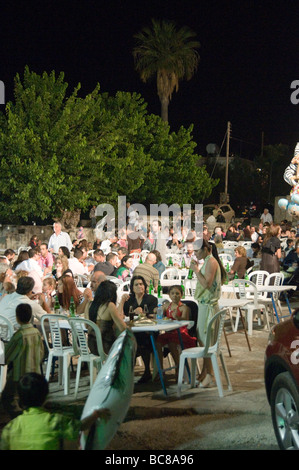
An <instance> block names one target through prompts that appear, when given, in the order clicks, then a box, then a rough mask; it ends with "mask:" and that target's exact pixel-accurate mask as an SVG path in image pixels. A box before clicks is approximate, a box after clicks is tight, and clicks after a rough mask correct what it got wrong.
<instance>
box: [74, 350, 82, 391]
mask: <svg viewBox="0 0 299 470" xmlns="http://www.w3.org/2000/svg"><path fill="white" fill-rule="evenodd" d="M80 375H81V357H80V356H79V358H78V363H77V373H76V383H75V398H77V394H78V388H79V381H80Z"/></svg>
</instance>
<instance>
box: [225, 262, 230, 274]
mask: <svg viewBox="0 0 299 470" xmlns="http://www.w3.org/2000/svg"><path fill="white" fill-rule="evenodd" d="M226 272H227V273H229V272H230V267H229V263H227V265H226Z"/></svg>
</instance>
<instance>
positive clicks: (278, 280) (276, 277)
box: [262, 273, 284, 323]
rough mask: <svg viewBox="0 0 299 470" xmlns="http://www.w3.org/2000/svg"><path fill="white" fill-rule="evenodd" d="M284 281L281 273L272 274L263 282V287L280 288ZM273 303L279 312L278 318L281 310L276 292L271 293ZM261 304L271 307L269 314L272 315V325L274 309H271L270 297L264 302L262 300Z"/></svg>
mask: <svg viewBox="0 0 299 470" xmlns="http://www.w3.org/2000/svg"><path fill="white" fill-rule="evenodd" d="M283 281H284V275H283V273H272V274H270V275H269V276H268V277H267V279H266V282H265V286H281V285H282V284H283ZM272 296H273V302H274V303H275V306H276V309H278V310H279V314H280V316H282V309H281V304H280V300H279V294H278V293H277V292H273V294H272ZM262 302H263V303H265V304H266V305H268V306H270V307H272V310H271V313H272V321H273V323H274V312H273V311H274V309H273V303H272V297H271V296H270V297H267V299H266V300H265V301H264V300H262ZM277 314H278V312H277Z"/></svg>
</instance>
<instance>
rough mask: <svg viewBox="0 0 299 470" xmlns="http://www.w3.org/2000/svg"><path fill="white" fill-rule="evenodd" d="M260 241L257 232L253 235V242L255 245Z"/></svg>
mask: <svg viewBox="0 0 299 470" xmlns="http://www.w3.org/2000/svg"><path fill="white" fill-rule="evenodd" d="M258 239H259V234H258V233H257V232H253V233H252V234H251V240H252V241H253V243H256V242H257V241H258Z"/></svg>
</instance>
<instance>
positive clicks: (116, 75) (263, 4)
mask: <svg viewBox="0 0 299 470" xmlns="http://www.w3.org/2000/svg"><path fill="white" fill-rule="evenodd" d="M151 18H155V19H164V20H173V21H175V22H176V23H177V25H178V26H179V27H181V26H184V25H186V26H188V27H190V28H191V29H192V30H194V31H195V32H196V33H197V39H198V40H199V41H200V43H201V48H200V50H199V54H200V58H201V60H200V63H199V67H198V71H197V73H196V75H195V76H194V77H193V79H192V80H191V81H189V82H187V81H183V82H181V83H180V88H179V92H178V93H174V94H173V98H172V101H171V104H170V107H169V123H170V126H171V129H172V130H174V131H176V130H178V128H179V126H180V125H184V126H185V127H188V126H189V125H190V124H191V123H193V124H194V131H193V135H194V139H195V141H196V142H197V143H198V148H197V152H198V153H201V154H202V155H205V154H206V150H205V149H206V145H207V144H208V143H216V144H217V145H218V146H219V147H220V146H221V144H222V141H223V139H224V136H225V132H226V126H227V121H231V124H232V141H231V150H232V152H236V153H238V154H241V156H248V157H254V156H255V155H257V154H258V153H259V152H260V147H261V136H262V132H264V142H265V145H267V144H278V143H283V144H286V145H289V146H290V148H291V150H292V151H293V147H294V146H295V144H296V142H297V141H299V105H297V106H295V105H293V104H292V103H291V100H290V96H291V93H292V90H291V88H290V87H291V83H292V82H293V81H294V80H299V28H298V25H299V2H298V0H294V1H291V0H283V1H281V0H275V1H266V0H259V1H247V0H238V1H235V0H224V1H220V0H214V1H213V0H210V1H206V0H203V1H201V0H197V1H196V0H181V1H177V0H172V1H165V0H160V1H152V0H147V1H145V2H144V1H137V0H136V1H135V2H133V1H130V0H127V1H126V0H122V1H120V0H109V1H102V0H98V1H93V0H86V1H81V2H71V1H70V2H67V1H60V2H54V1H51V2H50V1H46V0H43V1H39V2H35V1H31V2H30V1H10V2H5V4H4V5H3V2H2V3H1V7H0V21H1V29H0V80H2V81H3V82H4V83H5V88H6V101H8V100H11V99H12V98H13V78H14V76H15V74H16V73H20V74H21V76H22V74H23V71H24V67H25V65H26V64H27V65H29V67H30V69H31V70H33V71H35V72H37V73H42V72H43V71H47V72H49V73H50V72H51V71H52V70H55V71H56V72H57V74H58V73H59V72H61V71H63V72H64V73H65V80H66V82H68V83H69V87H70V91H71V90H72V89H73V88H74V87H75V86H76V85H77V83H78V82H80V83H81V85H82V90H81V96H85V95H86V94H87V93H89V92H91V91H92V90H93V89H94V88H95V86H96V84H97V83H100V85H101V90H102V91H103V92H104V91H105V92H108V93H109V94H111V95H113V94H115V92H116V91H118V90H123V91H129V92H134V91H135V92H138V93H141V95H142V96H143V97H144V99H145V101H146V102H147V103H148V111H149V112H151V113H156V114H160V103H159V99H158V96H157V93H156V85H155V81H153V82H152V83H150V84H143V83H142V82H141V80H140V79H139V76H138V74H137V73H136V72H135V70H134V62H133V56H132V49H133V46H134V38H133V35H134V34H135V33H137V32H138V31H140V29H141V28H142V27H143V26H146V25H149V24H150V22H151ZM298 96H299V95H298ZM1 109H2V110H3V109H4V107H3V106H1ZM222 154H223V155H224V154H225V147H224V148H223V152H222Z"/></svg>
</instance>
